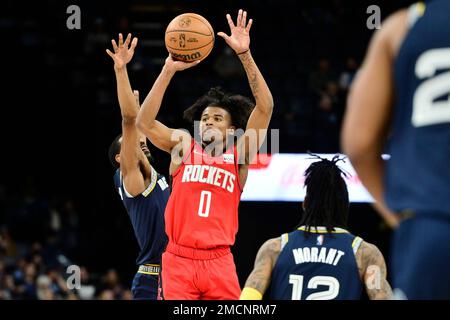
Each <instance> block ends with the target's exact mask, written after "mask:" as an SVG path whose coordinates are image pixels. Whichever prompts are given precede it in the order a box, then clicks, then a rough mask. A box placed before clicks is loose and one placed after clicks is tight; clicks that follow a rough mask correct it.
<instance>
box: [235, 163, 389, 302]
mask: <svg viewBox="0 0 450 320" xmlns="http://www.w3.org/2000/svg"><path fill="white" fill-rule="evenodd" d="M339 160H341V159H339V158H338V157H337V156H335V157H334V158H333V159H332V160H331V161H330V160H327V159H322V160H321V161H318V162H314V163H312V164H311V165H310V166H309V168H308V169H307V170H306V172H305V175H306V179H305V186H306V197H305V200H304V202H303V209H304V215H303V217H302V220H301V225H302V226H301V227H299V228H298V229H297V230H295V231H293V232H291V233H285V234H283V235H281V236H280V237H278V238H274V239H270V240H268V241H266V242H265V243H264V244H263V245H262V247H261V248H260V249H259V251H258V254H257V256H256V261H255V267H254V269H253V271H252V273H251V274H250V276H249V277H248V279H247V281H246V283H245V288H244V290H243V291H242V294H241V299H242V300H253V299H255V300H257V299H262V298H263V295H264V293H266V290H267V289H268V288H269V285H270V290H269V291H268V297H267V298H269V299H274V300H331V299H339V300H350V299H352V300H354V299H360V298H361V297H362V293H363V289H365V290H366V292H367V295H368V297H369V298H370V299H388V298H390V297H391V294H392V291H391V287H390V285H389V283H388V282H387V281H386V264H385V262H384V258H383V255H382V254H381V252H380V251H379V250H378V248H377V247H376V246H374V245H373V244H370V243H368V242H366V241H363V240H362V239H361V238H359V237H355V236H354V235H352V234H350V233H349V232H348V231H347V230H345V229H344V228H345V226H346V224H347V217H348V206H349V201H348V192H347V186H346V184H345V181H344V179H343V178H342V176H341V174H343V172H342V171H341V170H340V169H339V167H338V166H337V165H336V162H337V161H339Z"/></svg>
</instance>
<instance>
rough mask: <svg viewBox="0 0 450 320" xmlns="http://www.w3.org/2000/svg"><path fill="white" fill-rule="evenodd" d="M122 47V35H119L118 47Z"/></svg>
mask: <svg viewBox="0 0 450 320" xmlns="http://www.w3.org/2000/svg"><path fill="white" fill-rule="evenodd" d="M121 46H123V35H122V34H121V33H119V47H121Z"/></svg>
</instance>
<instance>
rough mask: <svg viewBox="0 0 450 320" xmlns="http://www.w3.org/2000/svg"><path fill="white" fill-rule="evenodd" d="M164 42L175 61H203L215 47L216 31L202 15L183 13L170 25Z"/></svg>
mask: <svg viewBox="0 0 450 320" xmlns="http://www.w3.org/2000/svg"><path fill="white" fill-rule="evenodd" d="M164 40H165V43H166V48H167V51H169V53H170V54H171V55H172V58H173V59H174V60H181V61H185V62H192V61H196V60H203V59H205V58H206V57H207V56H208V55H209V54H210V53H211V50H212V48H213V46H214V30H213V28H212V27H211V25H210V24H209V22H208V20H206V19H205V18H203V17H202V16H201V15H198V14H195V13H183V14H180V15H179V16H176V17H175V18H174V19H173V20H172V21H171V22H170V23H169V25H168V26H167V29H166V36H165V39H164Z"/></svg>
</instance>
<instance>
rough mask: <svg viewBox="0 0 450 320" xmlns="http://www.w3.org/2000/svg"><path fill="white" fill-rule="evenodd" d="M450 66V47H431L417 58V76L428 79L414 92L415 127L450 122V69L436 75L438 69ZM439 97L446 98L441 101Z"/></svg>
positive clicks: (413, 118)
mask: <svg viewBox="0 0 450 320" xmlns="http://www.w3.org/2000/svg"><path fill="white" fill-rule="evenodd" d="M449 68H450V48H440V49H431V50H428V51H425V52H424V53H423V54H421V55H420V57H419V59H417V63H416V70H415V71H416V76H417V78H418V79H425V78H428V79H427V80H425V81H424V82H422V83H421V84H420V85H419V86H418V87H417V89H416V92H415V94H414V99H413V113H412V119H411V120H412V124H413V126H414V127H416V128H417V127H423V126H429V125H434V124H438V123H444V122H450V71H447V72H442V73H440V74H439V75H436V71H437V70H439V69H449ZM439 97H444V98H445V99H443V101H442V100H441V101H439V100H437V99H438V98H439ZM436 100H437V101H436Z"/></svg>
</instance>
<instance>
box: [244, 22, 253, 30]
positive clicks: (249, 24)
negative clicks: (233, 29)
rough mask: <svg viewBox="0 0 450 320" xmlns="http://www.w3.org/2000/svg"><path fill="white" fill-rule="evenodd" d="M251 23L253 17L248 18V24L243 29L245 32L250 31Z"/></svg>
mask: <svg viewBox="0 0 450 320" xmlns="http://www.w3.org/2000/svg"><path fill="white" fill-rule="evenodd" d="M252 24H253V19H250V20H248V25H247V27H246V28H245V30H247V32H250V28H251V27H252Z"/></svg>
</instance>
